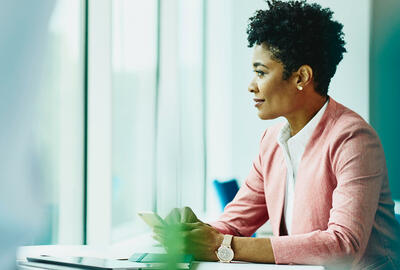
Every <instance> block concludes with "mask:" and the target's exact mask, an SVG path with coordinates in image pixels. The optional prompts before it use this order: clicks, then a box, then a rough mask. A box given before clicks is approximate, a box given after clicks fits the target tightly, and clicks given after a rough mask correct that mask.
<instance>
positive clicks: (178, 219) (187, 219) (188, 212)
mask: <svg viewBox="0 0 400 270" xmlns="http://www.w3.org/2000/svg"><path fill="white" fill-rule="evenodd" d="M164 221H165V222H166V223H167V224H169V225H172V224H181V223H196V222H200V220H199V219H198V218H197V217H196V215H195V214H194V213H193V211H192V209H190V207H183V208H181V209H179V208H174V209H172V211H171V212H170V213H169V214H168V215H167V216H166V217H165V219H164Z"/></svg>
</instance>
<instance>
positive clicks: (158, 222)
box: [138, 211, 167, 228]
mask: <svg viewBox="0 0 400 270" xmlns="http://www.w3.org/2000/svg"><path fill="white" fill-rule="evenodd" d="M138 215H139V217H141V218H142V219H143V221H144V222H145V223H146V224H147V225H149V226H150V227H151V228H154V227H156V226H157V227H164V226H165V225H167V223H166V222H165V221H164V220H163V219H162V218H161V217H160V216H159V215H157V214H156V213H154V212H151V211H146V212H139V213H138Z"/></svg>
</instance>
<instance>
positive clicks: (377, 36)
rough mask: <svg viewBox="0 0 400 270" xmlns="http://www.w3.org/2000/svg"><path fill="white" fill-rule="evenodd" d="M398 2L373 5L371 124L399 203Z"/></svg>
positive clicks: (391, 0)
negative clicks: (382, 151) (375, 132)
mask: <svg viewBox="0 0 400 270" xmlns="http://www.w3.org/2000/svg"><path fill="white" fill-rule="evenodd" d="M399 14H400V1H399V0H374V1H372V18H371V19H372V23H371V55H370V56H371V57H370V80H371V81H370V87H371V88H370V122H371V125H372V126H373V127H374V128H375V129H376V131H377V132H378V134H379V137H380V138H381V141H382V144H383V148H384V150H385V155H386V161H387V165H388V170H389V182H390V186H391V190H392V194H393V198H394V199H397V200H398V199H400V119H399V118H400V16H399Z"/></svg>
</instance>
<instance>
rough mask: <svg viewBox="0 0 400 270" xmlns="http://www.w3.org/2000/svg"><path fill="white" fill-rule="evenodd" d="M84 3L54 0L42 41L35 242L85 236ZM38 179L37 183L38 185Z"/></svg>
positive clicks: (35, 135)
mask: <svg viewBox="0 0 400 270" xmlns="http://www.w3.org/2000/svg"><path fill="white" fill-rule="evenodd" d="M83 11H84V6H83V5H82V1H79V0H59V1H57V3H56V4H55V5H54V9H53V13H52V15H51V17H50V21H49V24H48V36H47V40H45V42H44V44H42V45H43V51H42V52H45V53H43V55H44V56H45V59H44V63H43V68H42V73H41V75H40V78H39V80H40V82H39V87H37V91H38V92H37V95H36V100H37V103H36V105H37V106H36V114H35V117H34V119H35V120H36V122H35V124H34V130H33V140H34V141H35V143H34V146H33V150H32V158H33V160H36V162H35V164H34V166H35V171H36V172H35V173H36V174H37V176H38V177H37V178H38V179H40V180H42V182H40V184H42V186H41V188H38V192H40V193H41V194H37V195H38V196H40V195H41V196H40V197H41V198H43V200H44V206H43V207H44V209H43V211H44V212H45V215H44V216H45V217H46V220H45V221H44V224H45V227H44V230H43V234H42V235H41V236H40V237H39V238H38V239H35V240H34V241H33V242H34V243H33V244H56V243H58V244H80V243H81V242H82V237H83V229H82V228H83V149H84V147H83V137H84V124H83V123H84V122H83V119H84V82H83V74H84V60H83V48H84V46H83V44H84V37H83V33H84V13H83ZM40 184H39V185H40Z"/></svg>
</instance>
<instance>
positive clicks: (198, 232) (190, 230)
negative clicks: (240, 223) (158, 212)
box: [153, 207, 223, 261]
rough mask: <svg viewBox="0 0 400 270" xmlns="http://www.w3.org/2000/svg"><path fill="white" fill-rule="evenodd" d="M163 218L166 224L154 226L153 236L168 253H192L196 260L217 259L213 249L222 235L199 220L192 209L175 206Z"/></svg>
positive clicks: (217, 246)
mask: <svg viewBox="0 0 400 270" xmlns="http://www.w3.org/2000/svg"><path fill="white" fill-rule="evenodd" d="M164 220H165V222H166V223H167V226H165V227H162V228H161V227H156V228H154V233H155V235H154V236H153V237H154V239H155V240H157V241H158V242H160V243H161V244H163V245H164V246H165V248H166V249H167V251H168V252H169V253H184V254H192V255H194V257H195V258H196V260H205V261H216V260H217V256H216V254H215V251H216V250H217V249H218V248H219V246H220V245H221V243H222V239H223V235H222V234H221V233H219V232H218V231H217V230H216V229H214V228H213V227H211V226H210V225H208V224H206V223H203V222H201V221H200V220H199V219H198V218H197V217H196V215H195V214H194V213H193V211H192V209H190V208H189V207H184V208H182V209H177V208H175V209H173V210H172V211H171V212H170V213H169V214H168V216H167V217H166V218H165V219H164Z"/></svg>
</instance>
